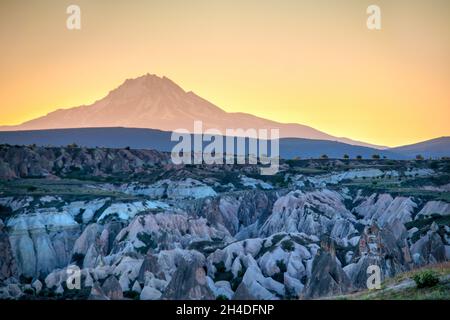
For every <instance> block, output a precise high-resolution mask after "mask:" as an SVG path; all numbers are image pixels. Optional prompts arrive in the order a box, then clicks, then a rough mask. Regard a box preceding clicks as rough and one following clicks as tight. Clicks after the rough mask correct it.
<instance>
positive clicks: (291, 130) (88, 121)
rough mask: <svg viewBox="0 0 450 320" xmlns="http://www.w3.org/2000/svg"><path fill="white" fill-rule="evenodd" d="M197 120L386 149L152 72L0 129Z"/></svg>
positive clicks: (156, 125)
mask: <svg viewBox="0 0 450 320" xmlns="http://www.w3.org/2000/svg"><path fill="white" fill-rule="evenodd" d="M274 107H276V106H274ZM196 120H201V121H202V122H203V127H204V129H208V128H215V129H219V130H221V131H222V132H223V133H225V130H226V129H237V128H243V129H248V128H254V129H273V128H277V129H279V130H280V137H284V138H286V137H293V138H305V139H319V140H330V141H339V142H344V143H348V144H352V145H361V146H366V147H375V148H380V149H383V148H385V147H382V146H376V145H372V144H369V143H365V142H361V141H354V140H351V139H348V138H341V137H334V136H332V135H329V134H327V133H324V132H321V131H319V130H316V129H314V128H311V127H309V126H306V125H301V124H297V123H279V122H275V121H271V120H268V119H263V118H260V117H257V116H254V115H251V114H248V113H242V112H234V113H233V112H226V111H224V110H222V109H220V108H219V107H217V106H215V105H214V104H212V103H211V102H209V101H207V100H205V99H203V98H201V97H199V96H198V95H196V94H195V93H193V92H190V91H189V92H186V91H184V90H183V89H182V88H181V87H180V86H178V85H177V84H176V83H174V82H173V81H172V80H170V79H168V78H166V77H158V76H156V75H151V74H147V75H144V76H142V77H138V78H136V79H128V80H126V81H125V82H124V83H123V84H122V85H120V86H119V87H118V88H116V89H114V90H112V91H111V92H110V93H109V94H108V95H107V96H106V97H104V98H102V99H100V100H98V101H96V102H95V103H93V104H92V105H87V106H86V105H85V106H79V107H74V108H70V109H59V110H56V111H54V112H51V113H49V114H47V115H45V116H43V117H40V118H37V119H34V120H31V121H28V122H25V123H23V124H21V125H18V126H3V127H0V131H17V130H46V129H60V128H94V127H126V128H146V129H158V130H163V131H174V130H177V129H180V128H185V129H187V130H190V131H191V132H192V131H193V123H194V121H196Z"/></svg>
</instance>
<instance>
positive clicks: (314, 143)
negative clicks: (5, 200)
mask: <svg viewBox="0 0 450 320" xmlns="http://www.w3.org/2000/svg"><path fill="white" fill-rule="evenodd" d="M170 136H171V133H170V132H166V131H160V130H154V129H135V128H76V129H51V130H30V131H5V132H0V143H1V144H12V145H31V144H36V145H38V146H66V145H69V144H72V143H76V144H77V145H79V146H84V147H108V148H124V147H130V148H132V149H155V150H158V151H167V152H169V151H171V150H172V148H173V146H174V145H175V144H176V143H177V142H172V141H170ZM204 144H205V145H206V144H207V143H206V142H205V143H204ZM224 145H225V144H224ZM269 151H270V148H269ZM323 154H326V155H327V156H328V157H330V158H342V157H343V155H344V154H348V155H349V156H350V157H352V158H355V157H356V156H358V155H361V156H362V157H364V158H370V157H371V156H372V155H373V154H379V155H380V156H381V157H382V156H386V157H388V158H390V159H404V158H405V156H404V155H402V154H400V153H396V152H392V151H390V150H378V149H374V148H369V147H362V146H354V145H350V144H346V143H342V142H335V141H327V140H313V139H300V138H282V139H280V155H281V157H282V158H284V159H292V158H294V157H301V158H318V157H320V156H321V155H323Z"/></svg>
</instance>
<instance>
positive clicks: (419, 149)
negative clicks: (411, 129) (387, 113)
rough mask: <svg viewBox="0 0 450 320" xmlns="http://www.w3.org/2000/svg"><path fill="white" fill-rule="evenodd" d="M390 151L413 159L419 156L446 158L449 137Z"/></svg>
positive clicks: (449, 142)
mask: <svg viewBox="0 0 450 320" xmlns="http://www.w3.org/2000/svg"><path fill="white" fill-rule="evenodd" d="M391 151H394V152H396V153H400V154H403V155H405V156H408V157H415V156H416V155H419V154H420V155H422V156H426V157H448V156H450V137H441V138H436V139H432V140H427V141H423V142H419V143H415V144H410V145H407V146H402V147H397V148H392V149H391Z"/></svg>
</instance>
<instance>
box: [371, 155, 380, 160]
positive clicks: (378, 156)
mask: <svg viewBox="0 0 450 320" xmlns="http://www.w3.org/2000/svg"><path fill="white" fill-rule="evenodd" d="M372 159H374V160H378V159H380V155H379V154H373V155H372Z"/></svg>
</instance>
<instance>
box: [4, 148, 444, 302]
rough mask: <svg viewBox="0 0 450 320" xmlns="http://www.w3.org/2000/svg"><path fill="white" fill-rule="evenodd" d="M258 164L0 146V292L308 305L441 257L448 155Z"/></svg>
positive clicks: (19, 296) (152, 154) (44, 296)
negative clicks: (71, 281) (268, 171)
mask: <svg viewBox="0 0 450 320" xmlns="http://www.w3.org/2000/svg"><path fill="white" fill-rule="evenodd" d="M258 170H259V169H258V167H256V166H250V165H234V166H233V165H217V166H206V165H198V166H174V165H173V164H171V162H170V157H169V155H168V154H165V153H159V152H156V151H146V150H130V149H103V148H95V149H86V148H79V147H77V146H69V147H66V148H44V147H36V146H29V147H20V146H9V145H3V146H0V298H1V299H141V300H155V299H316V298H324V297H338V296H345V295H349V294H354V293H355V292H358V291H364V290H365V289H366V281H367V277H368V274H367V267H368V266H370V265H377V266H379V267H380V270H381V273H382V275H381V276H382V279H383V281H389V279H395V277H396V276H398V275H400V274H405V272H410V271H411V270H415V269H417V268H424V267H427V266H431V265H435V264H437V263H446V262H447V261H449V259H450V161H449V160H445V159H443V160H419V161H394V160H389V159H373V160H336V159H320V160H306V159H305V160H286V161H282V162H281V167H280V172H279V173H277V174H276V175H274V176H261V175H259V171H258ZM73 266H77V267H78V268H79V269H80V270H81V287H80V288H79V289H69V288H68V287H67V284H66V280H67V278H68V277H69V275H70V273H68V272H67V270H68V269H70V268H72V267H73ZM443 288H444V289H443V290H444V291H443V293H441V296H440V297H442V296H443V297H444V298H445V297H447V298H448V297H450V295H449V291H448V286H444V287H443ZM386 298H389V296H386Z"/></svg>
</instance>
